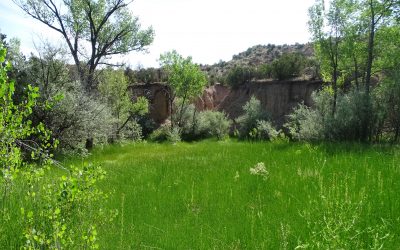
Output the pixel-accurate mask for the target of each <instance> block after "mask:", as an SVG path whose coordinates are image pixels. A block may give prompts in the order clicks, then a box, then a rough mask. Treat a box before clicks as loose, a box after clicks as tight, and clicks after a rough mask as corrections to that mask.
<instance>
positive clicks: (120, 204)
mask: <svg viewBox="0 0 400 250" xmlns="http://www.w3.org/2000/svg"><path fill="white" fill-rule="evenodd" d="M82 161H94V162H97V163H100V164H102V166H103V167H104V169H105V170H106V171H107V173H108V175H107V179H106V181H104V182H103V183H101V188H102V189H103V190H105V191H107V192H110V193H111V195H110V199H109V202H108V204H106V206H107V207H109V208H113V209H114V208H116V209H118V210H119V214H118V216H117V218H116V219H115V220H114V221H113V223H112V224H110V225H108V226H107V227H105V229H103V230H102V231H100V232H99V237H100V240H101V242H100V246H101V248H103V249H294V248H296V247H297V248H298V249H302V248H311V249H312V248H323V249H324V248H325V249H326V248H331V249H339V248H342V249H379V248H381V247H383V249H400V227H399V222H400V221H399V220H400V149H399V148H397V147H385V146H366V145H359V144H316V145H311V144H297V143H285V142H279V143H251V142H235V141H228V142H216V141H204V142H199V143H192V144H189V143H178V144H176V145H171V144H151V143H139V144H129V145H114V146H107V147H105V148H103V149H96V150H94V151H93V152H92V155H91V156H90V157H89V158H88V159H84V160H81V159H72V160H69V161H68V164H69V163H71V162H72V163H73V164H75V165H78V164H81V162H82ZM258 162H264V163H265V166H266V168H267V170H268V171H269V176H268V178H267V179H266V180H264V179H263V178H261V177H260V176H255V175H251V174H250V170H249V169H250V168H251V167H253V166H254V165H255V164H257V163H258Z"/></svg>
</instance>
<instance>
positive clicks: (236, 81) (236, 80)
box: [226, 66, 255, 88]
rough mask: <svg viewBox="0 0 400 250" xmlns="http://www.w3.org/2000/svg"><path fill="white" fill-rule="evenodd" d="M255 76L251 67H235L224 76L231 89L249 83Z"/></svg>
mask: <svg viewBox="0 0 400 250" xmlns="http://www.w3.org/2000/svg"><path fill="white" fill-rule="evenodd" d="M254 76H255V72H254V69H253V68H251V67H245V66H235V67H234V68H232V69H231V70H229V72H228V75H227V76H226V81H227V82H228V84H229V85H230V86H232V87H233V88H236V87H239V86H240V85H243V84H245V83H246V82H249V81H251V80H252V79H253V78H254Z"/></svg>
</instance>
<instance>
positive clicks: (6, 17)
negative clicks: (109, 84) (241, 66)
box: [0, 0, 314, 67]
mask: <svg viewBox="0 0 400 250" xmlns="http://www.w3.org/2000/svg"><path fill="white" fill-rule="evenodd" d="M313 2H314V0H246V1H241V0H237V1H236V0H135V1H134V2H133V3H132V4H131V5H130V8H131V10H132V12H133V14H134V15H135V16H138V17H139V19H140V22H141V23H142V27H148V26H150V25H151V26H153V28H154V30H155V34H156V36H155V40H154V43H153V44H152V45H151V46H150V47H149V49H148V51H149V52H148V53H147V54H143V53H131V54H129V55H128V56H124V57H117V58H114V59H113V60H114V61H123V62H125V63H128V64H130V65H131V66H132V67H136V66H137V65H142V66H144V67H148V66H158V62H157V59H158V58H159V55H160V54H161V53H164V52H166V51H170V50H172V49H176V50H177V51H178V52H179V53H181V54H182V55H184V56H192V57H193V60H194V61H195V62H197V63H203V64H212V63H216V62H218V61H219V60H225V61H226V60H230V59H231V58H232V56H233V55H234V54H237V53H239V52H242V51H244V50H246V49H247V48H248V47H251V46H254V45H257V44H268V43H274V44H285V43H286V44H293V43H295V42H299V43H304V42H307V41H308V40H309V34H308V31H307V24H306V23H307V19H308V17H307V9H308V8H309V7H310V6H311V5H312V4H313ZM0 30H1V32H2V33H5V34H6V35H7V36H8V37H9V38H11V37H17V38H19V39H20V40H21V49H22V51H23V52H24V53H25V54H29V53H30V52H34V51H35V48H34V42H35V43H40V40H49V41H51V42H54V43H62V39H61V38H60V37H59V35H58V34H56V33H55V32H53V31H51V30H50V29H49V28H47V27H45V26H44V25H42V24H40V23H39V22H37V21H35V20H33V19H32V18H30V17H28V16H26V15H25V14H24V13H23V12H22V11H21V10H19V9H18V7H16V6H15V5H14V3H13V2H12V0H1V1H0Z"/></svg>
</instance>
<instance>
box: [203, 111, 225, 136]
mask: <svg viewBox="0 0 400 250" xmlns="http://www.w3.org/2000/svg"><path fill="white" fill-rule="evenodd" d="M230 125H231V122H230V120H229V119H228V117H227V116H226V114H225V113H224V112H218V111H211V110H208V111H203V112H200V114H199V116H198V127H197V131H196V134H198V135H203V136H204V137H217V138H218V139H219V140H222V139H224V138H225V137H226V136H227V135H228V134H229V128H230Z"/></svg>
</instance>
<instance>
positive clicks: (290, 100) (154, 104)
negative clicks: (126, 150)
mask: <svg viewBox="0 0 400 250" xmlns="http://www.w3.org/2000/svg"><path fill="white" fill-rule="evenodd" d="M321 86H322V81H319V80H314V81H311V80H290V81H256V82H250V83H247V84H244V85H242V86H240V87H238V88H235V89H231V88H229V87H226V86H223V85H220V84H216V85H212V86H210V87H208V88H207V89H205V91H204V93H203V95H202V96H201V97H199V98H197V99H196V100H195V101H194V104H195V106H196V108H197V110H199V111H202V110H218V111H224V112H225V113H226V114H227V115H228V116H229V117H230V118H231V119H235V118H237V117H238V116H240V115H241V114H242V113H243V110H242V106H243V105H244V104H245V103H246V102H247V101H248V100H249V99H250V98H251V96H255V97H256V98H257V99H259V100H260V101H261V105H262V107H263V108H264V110H266V111H267V112H268V113H269V114H270V115H271V117H272V119H273V121H274V122H275V124H276V125H278V126H281V125H282V124H283V122H284V121H285V116H286V115H288V114H290V113H291V112H292V110H293V108H294V107H295V106H296V105H297V104H298V103H301V102H304V103H305V104H306V105H308V106H311V105H312V100H311V93H312V92H313V91H315V90H317V89H319V88H321ZM130 90H131V92H132V93H133V100H135V98H137V97H138V96H145V97H146V98H148V99H149V101H150V104H151V106H150V116H151V118H152V119H153V120H154V121H155V122H156V123H158V124H161V123H163V122H164V121H165V120H166V119H167V118H168V116H169V115H170V108H169V105H168V93H169V88H168V86H166V85H164V84H162V83H155V84H144V85H132V86H131V87H130Z"/></svg>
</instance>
